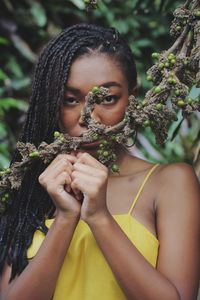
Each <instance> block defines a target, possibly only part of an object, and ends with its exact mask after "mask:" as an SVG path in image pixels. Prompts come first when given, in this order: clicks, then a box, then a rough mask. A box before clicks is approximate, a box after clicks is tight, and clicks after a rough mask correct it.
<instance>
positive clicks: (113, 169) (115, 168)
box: [111, 164, 119, 172]
mask: <svg viewBox="0 0 200 300" xmlns="http://www.w3.org/2000/svg"><path fill="white" fill-rule="evenodd" d="M111 170H112V171H113V172H119V166H118V165H116V164H113V165H112V166H111Z"/></svg>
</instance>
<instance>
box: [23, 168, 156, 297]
mask: <svg viewBox="0 0 200 300" xmlns="http://www.w3.org/2000/svg"><path fill="white" fill-rule="evenodd" d="M157 166H158V164H157V165H154V166H153V168H151V170H150V171H149V172H148V174H147V175H146V177H145V179H144V181H143V183H142V185H141V187H140V189H139V191H138V193H137V195H136V197H135V199H134V201H133V203H132V205H131V207H130V210H129V212H128V213H127V214H121V215H113V218H114V219H115V221H116V222H117V223H118V224H119V226H120V227H121V229H122V230H123V231H124V232H125V234H126V235H127V236H128V238H129V239H130V240H131V242H132V243H133V244H134V245H135V247H136V248H137V249H138V251H140V252H141V254H142V255H143V256H144V257H145V259H146V260H147V261H148V262H149V263H150V264H151V265H152V266H153V267H156V262H157V255H158V247H159V241H158V240H157V238H156V237H155V236H154V235H153V234H152V233H151V232H150V231H149V230H148V229H147V228H146V227H145V226H144V225H142V224H141V223H140V222H139V221H137V220H136V219H135V218H134V217H132V216H131V211H132V209H133V207H134V206H135V203H136V202H137V200H138V198H139V196H140V194H141V192H142V190H143V188H144V185H145V183H146V181H147V180H148V178H149V177H150V175H151V174H152V172H153V171H154V169H155V168H156V167H157ZM53 221H54V220H53V219H48V220H46V225H47V227H48V228H49V227H50V226H51V225H52V223H53ZM44 238H45V235H44V234H43V233H42V232H40V231H39V230H36V232H35V234H34V237H33V242H32V245H31V246H30V247H29V249H28V251H27V256H28V258H29V259H31V258H33V257H34V256H35V255H36V253H37V251H38V249H39V248H40V246H41V244H42V242H43V240H44ZM113 238H114V237H113ZM80 299H81V300H102V299H104V300H122V299H123V300H124V299H126V297H125V295H124V293H123V291H122V289H121V288H120V286H119V285H118V283H117V281H116V279H115V276H114V274H113V273H112V270H111V269H110V267H109V265H108V263H107V261H106V260H105V258H104V256H103V254H102V252H101V250H100V248H99V247H98V245H97V243H96V241H95V238H94V237H93V234H92V232H91V230H90V228H89V226H88V225H87V223H85V222H84V221H82V220H80V221H79V223H78V224H77V227H76V230H75V232H74V235H73V238H72V241H71V244H70V247H69V249H68V252H67V254H66V257H65V260H64V263H63V266H62V268H61V271H60V274H59V277H58V280H57V284H56V289H55V293H54V296H53V300H80Z"/></svg>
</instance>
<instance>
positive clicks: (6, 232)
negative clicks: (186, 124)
mask: <svg viewBox="0 0 200 300" xmlns="http://www.w3.org/2000/svg"><path fill="white" fill-rule="evenodd" d="M92 53H95V54H96V53H97V54H98V53H104V54H106V55H108V56H110V58H111V59H113V60H114V61H115V62H116V63H117V64H118V65H119V66H120V68H121V70H122V72H124V75H125V77H126V78H127V81H128V85H129V89H130V90H131V89H132V88H133V87H135V86H136V80H137V79H136V78H137V74H136V67H135V62H134V58H133V54H132V52H131V50H130V48H129V46H128V45H127V43H126V42H125V41H124V40H123V38H122V37H121V36H120V34H119V33H118V31H117V30H116V29H113V28H103V27H100V26H95V25H87V24H79V25H74V26H71V27H69V28H67V29H65V30H63V31H62V32H61V33H60V34H59V35H58V36H56V37H55V38H54V39H52V40H51V41H50V42H49V43H48V44H47V46H46V47H45V48H44V50H43V51H42V54H41V55H40V58H39V61H38V63H37V66H36V69H35V74H34V79H33V83H32V95H31V98H30V105H29V110H28V113H27V117H26V121H25V124H24V128H23V132H22V134H21V137H20V141H22V142H24V143H27V142H30V143H33V144H35V146H38V145H39V144H40V143H41V142H42V141H45V142H47V143H51V142H53V132H54V131H55V130H58V118H59V108H60V105H61V103H62V101H63V99H64V93H65V86H66V82H67V79H68V76H69V71H70V67H71V65H72V63H73V61H74V60H75V59H76V58H77V57H80V56H84V55H92ZM20 160H21V157H20V154H19V152H18V151H17V150H16V151H15V153H14V155H13V158H12V161H11V164H12V163H14V162H17V161H20ZM45 168H46V167H45V165H44V164H43V163H42V162H38V163H37V164H36V165H35V166H34V167H33V168H32V169H31V170H30V171H27V172H28V173H27V176H25V178H24V179H23V182H22V185H21V188H20V189H19V190H18V191H14V192H13V195H12V204H11V205H10V206H9V208H8V210H7V212H6V213H5V214H4V215H3V216H2V218H1V220H0V274H2V271H3V267H4V264H5V262H7V263H8V264H9V265H11V266H12V272H11V278H10V281H11V280H12V279H14V278H15V277H16V275H19V274H20V273H21V272H22V271H23V270H24V268H25V267H26V266H27V264H28V260H27V249H28V248H29V246H30V245H31V242H32V238H33V234H34V232H35V230H40V231H42V232H43V233H44V234H46V233H47V231H48V228H47V227H46V226H45V219H46V218H51V217H52V216H53V213H54V211H55V206H54V204H53V202H52V200H51V198H50V197H49V195H48V193H47V192H46V191H45V190H44V189H43V188H42V187H41V185H40V184H39V182H38V177H39V175H40V174H41V173H42V172H43V170H44V169H45Z"/></svg>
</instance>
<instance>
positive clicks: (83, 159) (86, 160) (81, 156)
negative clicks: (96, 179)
mask: <svg viewBox="0 0 200 300" xmlns="http://www.w3.org/2000/svg"><path fill="white" fill-rule="evenodd" d="M77 158H78V160H77V162H80V163H83V164H87V165H89V166H91V167H94V168H98V169H102V170H106V169H107V168H106V167H105V166H104V165H103V164H102V163H100V162H99V161H98V160H97V159H95V158H94V157H93V156H91V155H90V154H89V153H86V152H84V153H80V152H79V153H78V154H77Z"/></svg>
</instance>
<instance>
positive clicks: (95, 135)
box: [92, 133, 99, 141]
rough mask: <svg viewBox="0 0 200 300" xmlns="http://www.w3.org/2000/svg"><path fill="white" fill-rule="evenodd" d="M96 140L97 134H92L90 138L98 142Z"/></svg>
mask: <svg viewBox="0 0 200 300" xmlns="http://www.w3.org/2000/svg"><path fill="white" fill-rule="evenodd" d="M98 138H99V135H98V134H97V133H94V134H93V136H92V140H93V141H96V140H98Z"/></svg>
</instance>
